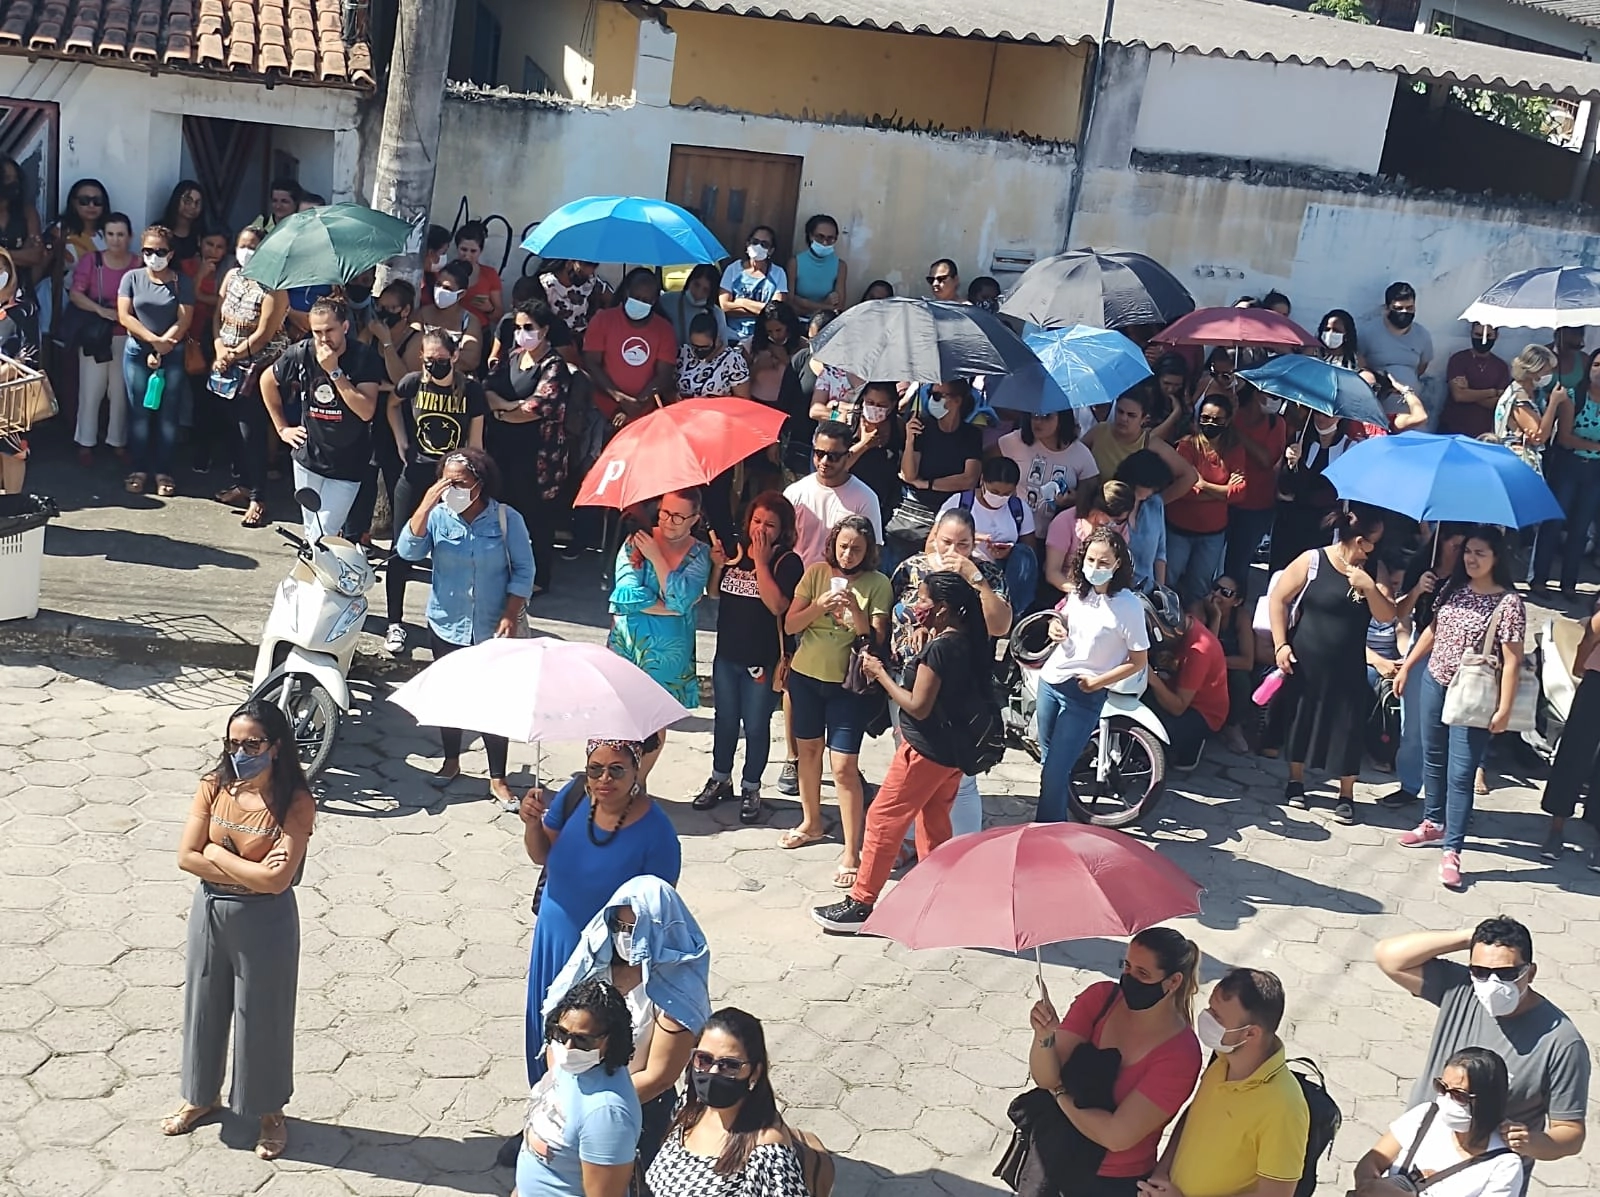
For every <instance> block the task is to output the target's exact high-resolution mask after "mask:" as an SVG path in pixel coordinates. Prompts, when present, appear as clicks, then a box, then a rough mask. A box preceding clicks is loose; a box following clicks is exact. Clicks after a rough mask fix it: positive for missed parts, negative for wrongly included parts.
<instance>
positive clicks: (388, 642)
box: [383, 623, 406, 653]
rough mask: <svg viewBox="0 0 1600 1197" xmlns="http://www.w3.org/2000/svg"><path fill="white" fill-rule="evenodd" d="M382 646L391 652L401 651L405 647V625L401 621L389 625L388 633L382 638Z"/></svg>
mask: <svg viewBox="0 0 1600 1197" xmlns="http://www.w3.org/2000/svg"><path fill="white" fill-rule="evenodd" d="M383 647H384V648H386V649H388V650H389V651H390V652H391V653H402V652H404V651H405V649H406V626H405V624H403V623H392V624H390V625H389V634H388V635H387V636H385V637H384V638H383Z"/></svg>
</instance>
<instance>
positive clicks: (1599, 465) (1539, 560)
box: [1528, 453, 1600, 590]
mask: <svg viewBox="0 0 1600 1197" xmlns="http://www.w3.org/2000/svg"><path fill="white" fill-rule="evenodd" d="M1553 481H1554V485H1553V487H1552V489H1553V490H1554V491H1555V492H1556V500H1557V501H1558V502H1559V503H1560V504H1561V510H1562V511H1563V512H1565V513H1566V519H1565V520H1551V521H1550V522H1548V523H1544V524H1540V525H1539V534H1538V538H1537V540H1536V541H1535V542H1534V549H1533V568H1532V570H1531V571H1530V573H1529V578H1528V580H1529V581H1530V582H1548V581H1549V580H1550V567H1551V566H1552V565H1554V564H1555V557H1556V548H1557V545H1558V544H1559V543H1560V541H1561V539H1562V533H1563V532H1565V534H1566V547H1565V548H1563V549H1562V550H1561V589H1563V590H1571V589H1572V588H1573V587H1575V586H1577V584H1578V569H1579V567H1580V566H1581V565H1582V564H1583V550H1584V546H1585V545H1586V544H1587V543H1588V539H1589V525H1590V524H1592V523H1594V521H1595V520H1596V519H1600V461H1591V460H1589V459H1588V458H1586V457H1579V456H1578V455H1577V454H1576V453H1570V454H1568V455H1567V456H1566V458H1565V459H1564V460H1563V461H1562V462H1561V469H1560V471H1559V473H1558V476H1557V477H1556V478H1555V479H1554V480H1553Z"/></svg>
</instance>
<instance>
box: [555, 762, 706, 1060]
mask: <svg viewBox="0 0 1600 1197" xmlns="http://www.w3.org/2000/svg"><path fill="white" fill-rule="evenodd" d="M582 784H583V779H582V778H581V777H578V778H574V779H573V780H572V781H570V782H568V783H567V784H566V786H565V787H563V789H562V790H561V792H560V793H559V794H557V795H556V796H555V797H554V798H553V799H551V801H550V809H549V810H547V811H546V812H545V816H544V825H545V826H546V827H547V828H549V829H550V830H551V831H559V832H561V834H560V835H559V836H558V837H557V838H556V842H555V843H554V844H553V845H551V848H550V856H549V858H548V859H547V860H546V861H545V871H546V875H547V878H548V879H547V880H546V881H545V886H544V897H543V898H541V899H540V900H539V917H538V918H537V919H536V920H535V921H534V925H533V949H532V951H531V952H530V953H529V959H528V1006H527V1025H526V1031H525V1038H526V1051H527V1061H528V1084H529V1085H530V1086H532V1085H533V1084H535V1083H536V1082H537V1081H538V1079H539V1078H540V1077H541V1076H543V1075H544V1053H543V1048H544V1019H543V1017H542V1016H541V1015H540V1013H539V1011H540V1009H541V1008H542V1007H543V1006H544V999H545V991H546V990H548V989H549V988H550V983H551V982H552V981H554V980H555V979H556V977H557V976H558V975H559V974H560V972H561V970H562V968H563V967H565V966H566V963H567V958H568V957H569V956H571V955H572V953H573V950H574V949H575V948H576V947H577V946H578V941H579V939H581V938H582V936H583V929H584V927H586V926H588V924H589V920H590V919H592V918H594V916H595V915H597V914H599V913H600V910H601V908H602V907H603V906H605V904H606V902H607V900H608V899H609V898H610V897H611V895H612V894H614V893H616V892H617V890H618V889H619V888H620V887H621V886H622V884H623V883H624V882H627V881H631V880H633V878H635V877H643V876H645V875H647V874H648V875H650V876H654V877H659V878H661V880H663V881H665V882H666V883H667V884H668V885H672V886H676V885H677V884H678V875H679V873H680V872H681V871H682V868H683V851H682V849H681V848H680V847H679V845H678V833H677V830H676V829H675V828H674V827H673V826H672V820H671V819H669V818H667V815H666V812H665V811H663V810H662V809H661V807H660V806H659V805H658V804H654V803H652V804H651V807H650V810H649V811H648V812H647V813H646V814H645V816H644V818H642V819H640V820H639V821H638V822H637V823H633V824H630V825H629V826H627V827H624V828H623V829H622V830H621V831H619V832H617V833H616V836H615V838H613V837H612V835H611V833H610V832H608V831H602V830H599V829H598V828H597V829H596V832H595V833H596V835H597V836H598V837H599V838H600V840H601V841H602V842H601V843H600V844H599V845H596V844H595V843H594V841H593V840H591V839H590V838H589V797H588V795H584V796H583V798H581V799H580V800H579V802H578V804H577V805H576V806H575V807H573V808H572V817H571V818H570V819H566V820H564V819H563V818H562V812H563V811H564V810H565V809H566V804H567V795H568V792H569V791H570V790H571V788H572V787H573V786H581V785H582ZM564 823H565V825H566V827H565V829H563V824H564Z"/></svg>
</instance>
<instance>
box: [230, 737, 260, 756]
mask: <svg viewBox="0 0 1600 1197" xmlns="http://www.w3.org/2000/svg"><path fill="white" fill-rule="evenodd" d="M270 743H272V741H271V740H263V739H261V738H260V737H259V736H252V737H251V738H250V739H248V740H235V739H233V738H231V737H229V738H228V739H225V740H223V741H222V746H223V747H224V748H226V749H227V750H228V751H229V752H243V753H245V754H246V755H248V756H260V755H261V754H262V753H263V752H264V751H266V747H267V745H268V744H270Z"/></svg>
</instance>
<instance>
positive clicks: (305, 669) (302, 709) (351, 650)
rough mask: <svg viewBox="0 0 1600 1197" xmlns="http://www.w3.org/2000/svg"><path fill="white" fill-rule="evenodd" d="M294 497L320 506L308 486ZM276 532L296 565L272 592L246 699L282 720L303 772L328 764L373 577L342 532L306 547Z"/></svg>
mask: <svg viewBox="0 0 1600 1197" xmlns="http://www.w3.org/2000/svg"><path fill="white" fill-rule="evenodd" d="M295 501H296V502H298V503H299V504H300V505H301V506H302V507H305V508H307V509H309V510H312V511H315V510H317V508H318V506H319V505H320V501H319V499H318V496H317V493H316V492H315V491H313V490H310V489H309V488H307V489H303V490H300V491H297V492H296V493H295ZM278 535H280V536H282V537H283V538H284V539H285V540H287V541H288V542H289V543H290V544H292V545H294V546H295V549H296V553H295V563H294V567H293V568H292V569H290V571H289V576H288V577H286V578H285V579H284V580H283V581H282V582H280V583H278V590H277V593H276V594H275V595H274V596H273V600H272V611H271V612H270V613H269V614H268V616H267V626H266V630H265V632H264V633H263V635H262V637H261V649H260V651H259V652H258V653H257V654H256V669H255V677H254V680H253V682H252V689H251V692H250V697H251V698H253V699H260V700H262V701H265V702H270V703H271V704H272V705H273V706H275V707H278V708H279V709H280V710H282V711H283V713H284V714H285V715H286V716H287V717H288V720H289V726H290V727H291V728H292V729H293V730H294V737H295V745H296V748H297V750H298V752H299V755H300V763H301V765H302V766H304V768H305V771H306V776H307V777H310V776H313V775H314V774H315V773H316V772H317V770H319V769H321V768H322V766H323V765H324V764H325V763H326V762H327V760H328V756H329V754H330V753H331V752H332V751H333V743H334V740H335V738H337V736H338V734H339V723H340V720H341V719H342V718H343V716H344V713H345V712H346V711H348V710H349V709H350V685H349V682H348V681H347V680H346V678H347V677H348V676H349V673H350V662H351V660H352V659H353V658H354V657H355V654H356V642H357V641H359V640H360V638H361V625H362V621H363V620H365V618H366V615H367V600H366V597H365V596H366V593H367V591H369V590H371V589H372V586H373V583H375V582H376V581H377V575H376V574H375V573H374V572H373V569H372V566H371V565H370V564H369V563H368V561H367V557H366V554H365V553H363V552H362V551H361V547H360V546H359V545H355V544H352V543H351V542H350V541H348V540H345V539H343V538H342V537H338V536H322V535H319V536H318V537H317V539H316V543H315V544H307V543H306V541H305V540H303V539H302V538H301V537H299V536H296V535H295V534H294V533H293V532H291V531H289V530H288V529H287V528H279V529H278Z"/></svg>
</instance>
